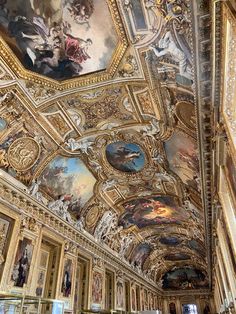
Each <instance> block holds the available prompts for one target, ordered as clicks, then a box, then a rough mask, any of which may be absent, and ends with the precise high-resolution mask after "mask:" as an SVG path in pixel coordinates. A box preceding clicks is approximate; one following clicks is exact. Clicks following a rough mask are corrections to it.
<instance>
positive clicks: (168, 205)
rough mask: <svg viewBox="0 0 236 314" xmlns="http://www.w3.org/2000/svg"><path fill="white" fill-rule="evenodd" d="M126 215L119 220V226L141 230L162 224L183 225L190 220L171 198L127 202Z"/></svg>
mask: <svg viewBox="0 0 236 314" xmlns="http://www.w3.org/2000/svg"><path fill="white" fill-rule="evenodd" d="M123 207H124V209H125V211H124V213H123V214H122V215H121V217H120V219H119V225H121V226H123V227H124V228H129V227H131V226H133V225H136V226H137V227H139V228H145V227H148V226H156V225H161V224H181V223H182V222H183V221H185V220H186V219H188V214H187V213H186V211H184V210H183V209H182V208H180V207H178V204H177V202H176V200H175V199H174V198H173V197H171V196H166V195H165V196H151V197H146V198H139V199H135V200H131V201H128V202H125V203H124V204H123Z"/></svg>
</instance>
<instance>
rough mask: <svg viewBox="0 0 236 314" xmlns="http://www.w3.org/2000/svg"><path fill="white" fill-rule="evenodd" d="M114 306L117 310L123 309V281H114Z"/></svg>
mask: <svg viewBox="0 0 236 314" xmlns="http://www.w3.org/2000/svg"><path fill="white" fill-rule="evenodd" d="M116 308H117V309H118V310H123V309H124V282H123V281H117V283H116Z"/></svg>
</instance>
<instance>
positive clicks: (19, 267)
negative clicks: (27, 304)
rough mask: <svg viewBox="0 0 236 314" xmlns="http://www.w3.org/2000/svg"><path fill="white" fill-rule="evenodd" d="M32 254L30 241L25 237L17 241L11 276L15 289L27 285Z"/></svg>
mask: <svg viewBox="0 0 236 314" xmlns="http://www.w3.org/2000/svg"><path fill="white" fill-rule="evenodd" d="M32 254H33V244H32V240H31V239H28V238H25V237H24V238H23V239H22V240H19V242H18V247H17V251H16V257H15V261H14V265H13V271H12V276H11V279H12V281H13V282H14V286H15V287H19V288H23V287H24V285H25V284H27V282H28V277H29V271H30V264H31V261H32Z"/></svg>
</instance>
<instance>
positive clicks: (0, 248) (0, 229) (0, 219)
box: [0, 213, 14, 276]
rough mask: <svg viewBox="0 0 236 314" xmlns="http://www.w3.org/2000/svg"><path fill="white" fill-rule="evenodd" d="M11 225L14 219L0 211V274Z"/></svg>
mask: <svg viewBox="0 0 236 314" xmlns="http://www.w3.org/2000/svg"><path fill="white" fill-rule="evenodd" d="M13 226H14V220H13V219H12V218H10V217H8V216H6V215H4V214H2V213H0V276H1V275H2V272H3V267H4V263H5V260H6V257H7V252H8V247H9V244H10V240H11V234H12V230H13Z"/></svg>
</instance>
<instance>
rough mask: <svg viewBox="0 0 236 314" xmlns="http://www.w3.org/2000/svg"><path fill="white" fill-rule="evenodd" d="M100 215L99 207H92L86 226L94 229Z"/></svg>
mask: <svg viewBox="0 0 236 314" xmlns="http://www.w3.org/2000/svg"><path fill="white" fill-rule="evenodd" d="M98 214H99V209H98V207H97V206H95V207H92V208H91V209H90V210H89V212H88V213H87V216H86V225H87V226H88V227H92V226H93V225H94V224H95V222H96V221H97V217H98Z"/></svg>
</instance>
